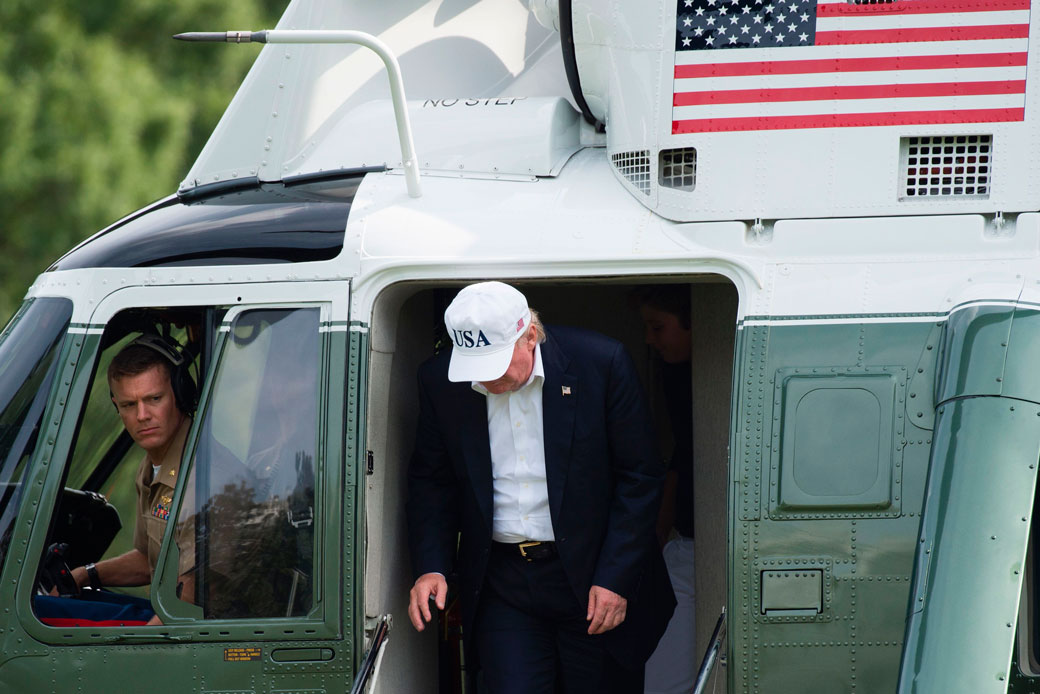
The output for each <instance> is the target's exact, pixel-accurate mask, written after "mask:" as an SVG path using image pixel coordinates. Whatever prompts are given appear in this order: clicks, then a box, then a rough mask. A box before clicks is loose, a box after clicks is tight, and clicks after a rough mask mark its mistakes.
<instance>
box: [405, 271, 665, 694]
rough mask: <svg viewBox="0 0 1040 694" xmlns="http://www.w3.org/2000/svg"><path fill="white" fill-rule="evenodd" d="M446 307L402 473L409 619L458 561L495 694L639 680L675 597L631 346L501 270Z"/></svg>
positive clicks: (617, 687)
mask: <svg viewBox="0 0 1040 694" xmlns="http://www.w3.org/2000/svg"><path fill="white" fill-rule="evenodd" d="M444 321H445V326H446V328H447V330H448V333H449V335H451V337H452V339H453V345H452V349H451V351H450V352H448V351H444V352H442V353H441V354H439V355H437V356H435V357H434V358H433V359H431V360H430V361H428V362H426V363H425V364H424V365H423V366H422V367H421V369H420V372H419V403H420V413H419V426H418V432H417V435H416V443H415V451H414V454H413V456H412V461H411V465H410V469H409V479H408V488H409V491H408V504H407V508H408V531H409V544H410V549H411V555H412V563H413V568H414V569H415V572H416V574H417V576H418V578H417V580H416V582H415V585H414V586H413V587H412V589H411V593H410V596H409V598H410V600H409V608H408V612H409V616H410V618H411V621H412V623H413V625H414V626H415V628H416V629H417V630H419V631H422V630H423V629H424V628H425V625H426V624H427V623H428V622H429V621H430V620H431V619H432V614H431V607H430V602H431V601H433V602H434V603H435V604H436V607H437V608H439V609H443V608H444V604H445V597H446V594H447V585H446V582H445V578H444V576H445V575H446V574H448V573H449V572H450V570H451V568H452V566H453V565H455V566H456V567H457V570H458V573H459V575H460V583H461V585H460V595H461V596H462V598H461V599H462V608H463V609H462V612H463V633H464V635H465V639H466V645H467V648H468V649H469V652H470V653H474V649H475V655H476V658H477V659H478V660H479V663H480V666H481V668H482V670H483V672H484V677H485V682H486V684H487V686H488V690H489V691H490V692H491V693H492V694H512V693H515V694H549V693H551V692H555V691H561V690H562V691H564V692H567V693H568V694H571V693H576V692H596V693H597V694H599V693H606V692H619V693H621V692H623V693H629V692H641V691H642V690H643V663H644V662H645V660H646V658H647V657H648V656H649V655H650V652H651V651H652V650H653V648H654V646H655V645H656V643H657V640H658V639H659V638H660V635H661V633H662V632H663V631H664V628H665V625H666V624H667V622H668V619H669V617H670V615H671V612H672V609H673V607H674V603H675V601H674V598H673V596H672V590H671V587H670V586H669V584H668V577H667V572H666V570H665V567H664V563H663V561H662V559H661V554H660V550H659V548H658V545H657V542H656V541H655V537H654V523H655V520H656V517H657V513H658V506H659V504H660V496H661V487H662V484H663V481H664V476H665V470H664V466H663V464H662V463H661V460H660V458H659V456H658V453H657V447H656V445H655V439H654V435H653V430H652V423H651V419H650V416H649V412H648V410H647V407H646V404H645V399H644V396H643V393H642V389H641V386H640V384H639V381H638V379H637V377H636V374H635V371H634V367H633V365H632V362H631V360H630V359H629V357H628V356H627V354H626V353H625V351H624V348H623V347H622V345H621V344H620V343H618V342H616V341H614V340H611V339H609V338H607V337H604V336H602V335H599V334H596V333H592V332H588V331H584V330H577V329H573V328H563V327H552V328H544V327H542V325H541V323H540V322H539V320H538V318H537V314H535V313H534V312H533V311H531V309H530V308H529V307H528V305H527V300H526V298H525V297H524V295H523V294H521V293H520V292H519V291H517V290H516V289H514V288H513V287H510V286H508V285H506V284H502V283H500V282H483V283H479V284H474V285H470V286H468V287H466V288H464V289H463V290H462V291H461V292H459V294H458V296H457V297H456V298H455V300H454V301H452V303H451V305H450V306H448V309H447V310H446V311H445V314H444ZM460 533H461V539H459V537H458V536H459V534H460ZM456 548H457V555H458V559H457V561H455V556H456Z"/></svg>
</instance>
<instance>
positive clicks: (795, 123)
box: [672, 108, 1026, 135]
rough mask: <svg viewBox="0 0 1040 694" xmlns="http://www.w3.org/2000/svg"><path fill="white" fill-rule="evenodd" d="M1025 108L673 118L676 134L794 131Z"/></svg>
mask: <svg viewBox="0 0 1040 694" xmlns="http://www.w3.org/2000/svg"><path fill="white" fill-rule="evenodd" d="M1025 115H1026V110H1025V109H1024V108H993V109H975V110H969V111H906V112H903V113H898V112H897V113H845V114H837V115H814V116H749V117H745V118H702V119H697V120H679V121H672V134H673V135H683V134H687V133H711V132H740V131H747V130H794V129H799V128H856V127H870V126H884V125H944V124H953V123H1001V122H1008V121H1021V120H1025Z"/></svg>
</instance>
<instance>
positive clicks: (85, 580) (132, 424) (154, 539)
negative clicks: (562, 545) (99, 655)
mask: <svg viewBox="0 0 1040 694" xmlns="http://www.w3.org/2000/svg"><path fill="white" fill-rule="evenodd" d="M185 362H186V358H185V355H184V354H183V353H182V352H181V351H180V350H178V349H177V348H175V347H174V346H173V345H171V344H169V343H168V342H166V341H165V340H163V339H162V338H160V337H159V336H157V335H143V336H141V337H139V338H137V339H136V340H134V341H133V342H131V343H130V344H129V345H127V346H126V347H124V348H123V349H122V350H121V351H120V352H119V353H118V354H117V355H116V356H115V358H114V359H112V362H111V363H110V364H109V367H108V386H109V389H110V391H111V393H112V402H113V403H114V404H115V407H116V411H117V412H118V413H119V417H120V418H121V419H122V420H123V425H124V426H125V427H126V430H127V433H129V434H130V437H131V438H132V439H133V440H134V443H136V444H137V445H138V446H139V447H140V448H141V449H143V450H144V457H143V459H142V460H141V466H140V468H139V469H138V471H137V477H136V482H135V484H136V488H137V517H136V524H135V527H134V541H133V549H131V550H130V551H128V552H126V553H124V554H121V555H119V556H118V557H112V558H111V559H105V560H104V561H100V562H98V563H97V564H87V565H86V566H81V567H78V568H75V569H73V570H72V577H73V579H75V581H76V585H77V586H79V587H80V588H82V587H84V586H88V585H89V586H91V587H92V588H94V589H99V588H101V587H102V586H143V585H148V584H150V583H151V580H152V573H153V572H154V571H155V564H156V562H157V561H158V559H159V550H160V547H161V545H162V539H163V533H164V532H165V531H166V523H167V521H168V520H169V519H170V516H171V515H172V514H173V511H174V509H173V490H174V487H175V486H176V484H177V477H178V474H179V472H180V463H181V455H182V453H183V451H184V442H185V439H186V438H187V436H188V430H189V429H190V428H191V416H190V415H191V412H192V410H193V409H194V400H195V384H194V382H192V381H191V376H190V375H188V373H187V364H186V363H185ZM175 384H176V385H177V388H176V390H177V391H178V392H176V393H175V387H174V386H175ZM176 541H177V545H178V547H179V548H180V567H179V574H180V577H179V581H178V583H179V585H178V593H179V595H180V597H181V599H182V600H185V601H187V602H193V598H194V593H195V588H194V585H195V581H194V574H193V572H192V568H193V566H194V561H195V551H194V528H193V527H191V526H190V524H185V525H184V527H181V528H178V531H177V534H176ZM161 623H162V622H161V621H160V620H159V618H158V616H157V615H156V616H153V617H152V619H151V621H149V624H161Z"/></svg>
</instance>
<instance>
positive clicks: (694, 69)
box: [675, 52, 1027, 79]
mask: <svg viewBox="0 0 1040 694" xmlns="http://www.w3.org/2000/svg"><path fill="white" fill-rule="evenodd" d="M1026 55H1027V54H1026V53H1024V52H1023V53H977V54H968V55H918V56H901V57H897V58H824V59H819V60H771V61H755V62H748V63H721V64H719V63H713V64H710V65H676V66H675V78H676V79H691V78H696V77H745V76H749V75H806V74H813V73H825V72H877V71H881V70H943V69H950V68H971V67H1014V66H1018V65H1025V64H1026Z"/></svg>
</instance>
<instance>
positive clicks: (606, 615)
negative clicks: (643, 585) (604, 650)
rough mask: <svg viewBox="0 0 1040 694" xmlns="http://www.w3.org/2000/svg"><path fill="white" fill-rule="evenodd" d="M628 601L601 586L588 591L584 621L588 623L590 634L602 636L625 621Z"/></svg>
mask: <svg viewBox="0 0 1040 694" xmlns="http://www.w3.org/2000/svg"><path fill="white" fill-rule="evenodd" d="M627 609H628V600H626V599H625V598H623V597H621V596H620V595H618V594H617V593H615V592H614V591H612V590H607V589H606V588H603V587H601V586H592V588H590V589H589V609H588V611H587V612H586V614H585V621H587V622H589V633H590V634H602V633H604V632H607V631H610V630H611V629H613V628H614V627H616V626H617V625H619V624H621V622H623V621H625V612H626V610H627Z"/></svg>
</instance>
